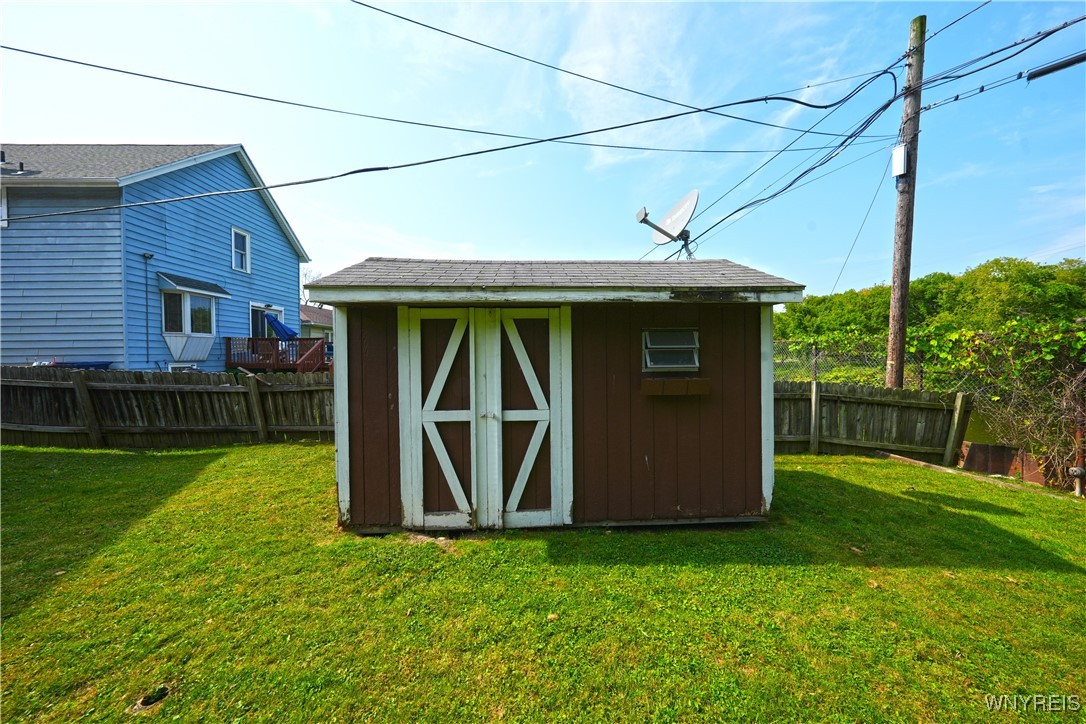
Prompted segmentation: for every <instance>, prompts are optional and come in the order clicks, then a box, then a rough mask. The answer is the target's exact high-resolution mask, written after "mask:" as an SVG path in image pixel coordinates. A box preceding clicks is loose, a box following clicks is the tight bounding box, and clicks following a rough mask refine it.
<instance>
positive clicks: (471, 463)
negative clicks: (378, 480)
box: [399, 307, 573, 529]
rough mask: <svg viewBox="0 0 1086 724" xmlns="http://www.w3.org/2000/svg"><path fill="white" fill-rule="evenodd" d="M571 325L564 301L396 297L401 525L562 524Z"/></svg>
mask: <svg viewBox="0 0 1086 724" xmlns="http://www.w3.org/2000/svg"><path fill="white" fill-rule="evenodd" d="M569 329H570V326H569V308H568V307H563V308H550V309H519V308H518V309H499V308H474V309H418V308H406V307H401V309H400V333H399V337H400V339H399V345H400V346H399V360H400V362H399V368H400V409H401V415H400V449H401V455H400V458H401V459H400V476H401V494H402V496H403V509H404V518H403V524H404V526H405V527H410V528H433V529H437V528H468V527H482V528H503V527H515V528H521V527H529V526H552V525H563V524H566V523H569V522H570V513H571V504H572V457H573V456H572V441H571V440H572V436H571V433H572V414H571V413H572V410H571V406H570V402H569V401H570V399H571V389H570V385H571V354H570V334H569Z"/></svg>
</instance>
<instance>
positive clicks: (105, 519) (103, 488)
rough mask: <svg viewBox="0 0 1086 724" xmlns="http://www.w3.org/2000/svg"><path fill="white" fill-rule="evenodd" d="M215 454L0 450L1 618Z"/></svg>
mask: <svg viewBox="0 0 1086 724" xmlns="http://www.w3.org/2000/svg"><path fill="white" fill-rule="evenodd" d="M220 456H221V453H217V452H198V453H190V454H171V455H170V456H169V458H163V457H162V456H160V455H158V454H156V453H133V452H121V451H107V450H53V449H49V450H40V449H32V448H8V449H5V450H4V453H3V478H2V481H0V493H2V495H3V507H2V508H0V526H2V528H3V541H2V546H0V563H2V569H3V581H4V585H3V588H2V590H0V606H2V611H3V619H4V620H5V621H6V620H10V619H11V618H12V617H14V616H17V615H19V613H20V612H22V611H23V610H25V609H26V608H27V607H28V606H29V605H30V604H31V603H32V602H33V601H34V599H36V598H37V597H38V596H40V595H42V594H44V593H46V592H48V591H49V589H51V588H52V587H53V586H54V585H56V584H57V583H58V582H59V581H61V580H62V579H63V578H64V576H66V575H68V574H70V573H71V572H72V570H73V569H75V568H77V567H78V566H79V565H80V564H81V563H82V562H83V561H85V560H87V559H88V558H90V557H92V556H94V555H95V554H97V553H98V552H99V551H100V550H101V549H103V548H105V547H106V546H108V545H109V544H110V543H112V542H113V541H114V540H116V539H117V538H118V537H120V536H121V535H122V534H123V533H124V532H125V531H126V530H128V529H129V528H131V527H132V526H133V525H134V524H135V523H137V522H138V521H140V520H141V519H143V518H144V517H146V516H147V515H149V514H150V513H151V512H152V511H153V510H154V509H155V508H157V507H158V506H159V505H161V504H162V503H163V502H164V501H165V500H166V499H167V498H169V497H170V496H171V495H173V494H174V493H176V492H177V491H178V490H180V489H181V488H183V487H184V486H185V485H187V484H188V483H190V482H192V481H193V480H195V479H196V478H197V477H198V476H199V475H200V472H201V471H202V470H203V469H204V468H206V467H207V466H208V465H209V464H211V463H212V462H214V461H215V460H217V459H218V458H219V457H220ZM167 461H168V464H167Z"/></svg>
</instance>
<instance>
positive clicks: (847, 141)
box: [694, 70, 898, 241]
mask: <svg viewBox="0 0 1086 724" xmlns="http://www.w3.org/2000/svg"><path fill="white" fill-rule="evenodd" d="M883 73H886V74H888V75H890V77H891V78H893V79H894V95H893V97H892V98H891V99H890V100H888V101H886V102H885V103H884V104H883V105H882V106H880V107H879V109H878V110H877V111H875V113H873V114H871V115H869V116H868V117H867V118H866V119H865V120H864V121H862V122H861V123H860V124H858V125H859V128H858V130H854V131H853V132H852V133H850V134H849V135H848V136H846V137H845V139H844V140H842V141H841V142H840V143H839V144H837V146H835V147H833V149H834V150H833V152H832V153H830V154H827V155H826V156H824V157H823V158H822V159H821V160H820V161H818V162H817V163H815V164H814V165H813V166H811V167H809V168H808V169H807V170H805V171H804V172H803V173H801V174H800V175H799V176H797V177H796V178H795V179H793V180H792V181H791V182H789V184H787V185H786V186H785V187H784V188H782V189H781V190H779V191H777V192H776V193H774V194H771V195H770V196H767V197H765V198H764V199H756V200H753V201H750V202H748V203H746V204H744V205H743V206H740V207H739V208H738V209H736V210H735V211H733V212H732V213H730V214H728V215H727V216H724V217H722V218H721V219H719V220H718V221H716V222H715V223H714V224H712V225H711V226H710V227H709V228H708V229H706V230H705V231H703V232H701V233H700V234H698V236H697V237H695V238H694V240H695V241H696V240H697V239H699V238H701V237H702V236H704V235H705V234H706V233H708V232H709V231H711V230H712V229H713V228H714V227H716V226H718V225H719V224H721V223H723V222H724V221H725V220H727V219H728V218H730V217H731V216H734V215H735V214H737V213H739V212H740V211H742V210H743V209H745V208H748V207H749V206H752V205H755V204H762V203H765V202H767V201H770V200H772V199H773V198H776V196H778V195H780V194H781V193H783V192H784V191H785V190H787V189H788V188H789V187H790V186H792V185H793V184H795V183H796V182H798V181H799V180H800V179H802V178H803V177H804V176H806V175H807V174H809V173H811V172H812V171H814V170H815V169H817V168H819V167H820V166H822V165H824V164H826V163H828V162H829V161H830V159H832V158H833V157H834V156H836V155H837V154H839V153H841V152H842V151H843V150H844V149H845V148H847V147H848V146H849V145H851V144H852V142H853V141H854V140H855V139H856V138H857V137H858V136H859V135H860V134H861V133H863V132H864V131H866V130H867V129H868V128H869V127H870V126H871V125H872V124H873V123H874V122H875V120H877V119H878V117H879V116H881V115H882V114H883V113H884V112H885V111H886V109H887V108H889V107H890V105H892V104H893V102H894V101H895V100H896V99H897V97H898V90H897V76H895V75H894V74H893V73H890V72H889V70H885V71H883ZM879 75H882V73H880V74H879ZM878 77H879V76H875V78H878ZM875 78H872V79H869V80H867V81H864V82H863V83H861V84H860V85H859V86H857V87H856V88H855V89H854V90H853V91H852V92H851V93H849V95H847V96H846V97H845V98H843V99H841V101H839V102H838V103H837V104H835V106H836V107H835V108H834V110H833V111H831V112H830V113H829V114H826V115H825V116H823V117H822V118H820V119H819V120H818V121H816V122H815V123H814V124H813V125H812V126H811V128H814V126H817V125H818V124H819V123H822V121H824V120H826V118H828V117H829V116H830V114H831V113H833V112H834V111H836V109H837V108H838V107H840V105H841V104H842V103H844V102H846V101H848V100H850V99H851V98H853V97H855V96H856V95H857V94H858V93H859V92H860V91H862V90H863V89H864V88H865V87H866V86H867V85H869V84H870V83H871V82H873V81H874V80H875ZM801 137H802V136H798V137H796V138H795V139H794V140H793V141H792V143H795V142H796V141H798V140H799V138H801ZM789 145H791V144H789ZM786 148H787V146H786ZM778 156H780V153H776V154H774V155H773V156H772V157H771V158H769V159H767V160H766V161H765V162H764V163H762V165H760V166H759V167H758V168H756V169H754V170H753V171H751V172H750V173H749V174H747V175H746V177H744V178H743V180H741V181H740V182H739V183H737V184H735V185H734V186H732V187H731V188H730V189H728V190H727V191H725V192H724V193H723V194H721V195H720V196H719V197H718V198H717V199H716V201H714V202H713V203H711V204H709V206H707V207H705V208H704V209H702V210H701V211H700V212H699V213H698V216H700V215H701V214H704V213H705V212H706V211H708V210H709V209H711V208H712V207H713V206H715V205H716V204H717V203H718V202H719V201H721V200H722V199H723V198H724V197H725V196H727V195H728V194H730V193H731V192H732V191H734V190H735V189H737V188H739V186H741V185H742V184H744V183H746V181H747V180H748V179H750V178H751V177H752V176H754V174H756V173H758V172H759V171H761V170H762V169H763V168H765V167H766V166H767V165H768V164H769V163H770V162H772V161H773V160H774V159H776V158H777V157H778ZM694 218H697V216H695V217H694Z"/></svg>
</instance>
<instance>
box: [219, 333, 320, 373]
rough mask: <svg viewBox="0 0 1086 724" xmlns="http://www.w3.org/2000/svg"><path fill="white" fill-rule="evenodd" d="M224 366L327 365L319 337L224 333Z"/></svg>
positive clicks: (278, 368) (309, 368)
mask: <svg viewBox="0 0 1086 724" xmlns="http://www.w3.org/2000/svg"><path fill="white" fill-rule="evenodd" d="M224 340H225V342H226V366H227V367H228V368H234V367H243V368H245V369H247V370H250V371H252V372H318V371H321V370H326V369H328V368H329V366H330V365H329V363H328V361H327V360H326V359H325V341H324V340H323V339H321V338H319V337H299V338H298V339H287V340H282V339H276V338H275V337H225V338H224Z"/></svg>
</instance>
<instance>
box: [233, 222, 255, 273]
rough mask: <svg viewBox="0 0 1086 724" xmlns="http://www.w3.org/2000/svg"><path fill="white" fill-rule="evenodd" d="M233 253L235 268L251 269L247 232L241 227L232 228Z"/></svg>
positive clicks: (239, 269)
mask: <svg viewBox="0 0 1086 724" xmlns="http://www.w3.org/2000/svg"><path fill="white" fill-rule="evenodd" d="M233 255H234V268H235V269H237V270H238V271H243V272H248V271H250V270H251V258H250V257H251V254H250V245H249V234H248V233H247V232H244V231H242V230H241V229H234V230H233Z"/></svg>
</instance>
